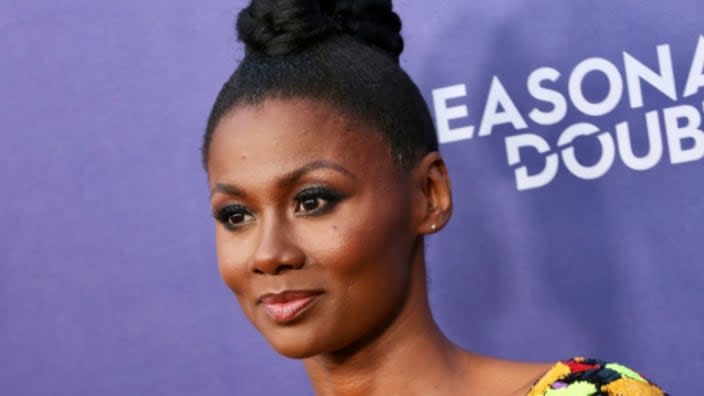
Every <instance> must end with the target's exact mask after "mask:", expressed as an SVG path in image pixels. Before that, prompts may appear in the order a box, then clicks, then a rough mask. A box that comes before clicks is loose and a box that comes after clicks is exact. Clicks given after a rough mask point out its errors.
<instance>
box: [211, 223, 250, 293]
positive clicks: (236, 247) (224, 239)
mask: <svg viewBox="0 0 704 396" xmlns="http://www.w3.org/2000/svg"><path fill="white" fill-rule="evenodd" d="M233 239H234V238H233V236H232V233H230V232H228V231H227V230H224V229H222V227H219V226H216V228H215V252H216V256H217V262H218V269H219V271H220V276H221V277H222V279H223V281H224V282H225V284H226V285H227V287H228V288H230V290H232V291H233V292H234V293H235V295H236V296H237V298H238V299H239V298H240V297H241V296H242V295H243V294H244V293H245V287H246V285H247V283H246V277H247V268H246V267H247V266H246V264H245V261H244V258H243V252H244V251H245V249H244V248H245V246H246V244H245V243H241V242H240V241H234V240H233Z"/></svg>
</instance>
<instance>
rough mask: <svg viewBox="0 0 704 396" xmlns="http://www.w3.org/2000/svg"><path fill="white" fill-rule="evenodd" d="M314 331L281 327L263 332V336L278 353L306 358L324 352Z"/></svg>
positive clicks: (294, 357) (295, 357) (296, 357)
mask: <svg viewBox="0 0 704 396" xmlns="http://www.w3.org/2000/svg"><path fill="white" fill-rule="evenodd" d="M314 334H316V332H314V331H310V330H308V331H305V330H304V329H294V328H283V329H276V330H274V331H272V332H271V333H269V332H264V333H263V335H264V338H265V339H266V341H267V342H268V343H269V345H270V346H271V347H272V348H273V349H274V350H275V351H276V352H278V353H279V354H281V355H283V356H286V357H287V358H291V359H306V358H309V357H312V356H315V355H318V354H320V353H323V352H325V351H326V350H325V348H324V347H323V346H322V345H321V343H320V341H321V340H320V339H319V338H318V339H316V338H317V337H315V336H314Z"/></svg>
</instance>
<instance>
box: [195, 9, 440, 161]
mask: <svg viewBox="0 0 704 396" xmlns="http://www.w3.org/2000/svg"><path fill="white" fill-rule="evenodd" d="M236 25H237V32H238V38H239V40H240V41H242V42H243V43H244V44H245V56H244V59H243V60H242V61H241V62H240V64H239V66H238V67H237V69H236V70H235V71H234V73H233V74H232V76H230V78H229V79H228V81H227V82H226V83H225V84H224V86H223V87H222V89H221V90H220V93H219V94H218V96H217V99H216V100H215V104H214V105H213V108H212V111H211V113H210V116H209V118H208V124H207V128H206V131H205V136H204V138H203V147H202V160H203V165H204V166H205V167H206V169H207V162H208V149H209V146H210V142H211V140H212V136H213V132H214V130H215V128H216V126H217V124H218V122H219V121H220V119H221V118H222V117H223V116H224V115H225V114H226V113H227V112H229V111H230V110H231V109H233V108H235V107H237V106H243V105H256V104H258V103H261V102H262V101H264V100H265V99H269V98H283V99H288V98H303V99H311V100H317V101H322V102H323V103H326V104H329V105H331V106H333V107H334V108H336V109H339V110H340V111H341V112H342V113H343V114H344V115H345V116H348V117H350V120H354V121H357V120H359V121H362V122H366V123H367V125H369V126H372V127H375V128H376V129H378V130H379V131H380V132H381V133H382V134H383V136H384V138H385V139H386V141H387V142H388V144H389V146H390V149H391V151H392V153H393V155H394V157H395V158H396V160H397V161H398V163H399V165H401V166H403V167H410V166H412V165H413V164H414V163H415V161H417V160H418V158H419V157H420V156H422V155H423V154H426V153H428V152H431V151H437V150H438V142H437V137H436V134H435V128H434V126H433V122H432V119H431V117H430V113H429V110H428V107H427V105H426V103H425V101H424V100H423V97H422V95H421V94H420V91H419V90H418V87H416V85H415V84H414V83H413V81H412V80H411V78H410V77H409V76H408V74H406V72H405V71H403V69H402V68H401V67H400V66H399V55H400V54H401V52H402V51H403V38H402V37H401V35H400V31H401V20H400V18H399V17H398V15H397V14H396V13H395V12H394V11H393V10H392V5H391V0H252V1H251V3H250V4H249V6H248V7H246V8H244V9H243V10H242V11H241V12H240V13H239V16H238V18H237V24H236Z"/></svg>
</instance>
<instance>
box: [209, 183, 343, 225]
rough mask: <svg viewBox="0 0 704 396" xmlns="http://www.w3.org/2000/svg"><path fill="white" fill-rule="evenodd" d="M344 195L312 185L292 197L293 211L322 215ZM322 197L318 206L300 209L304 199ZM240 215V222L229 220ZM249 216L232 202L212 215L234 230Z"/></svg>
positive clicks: (244, 209)
mask: <svg viewBox="0 0 704 396" xmlns="http://www.w3.org/2000/svg"><path fill="white" fill-rule="evenodd" d="M345 198H346V197H345V195H344V194H341V193H339V192H337V191H335V190H332V189H329V188H326V187H320V186H312V187H308V188H305V189H303V190H302V191H300V192H299V193H298V194H296V196H295V197H294V201H295V207H294V212H295V214H297V215H300V216H321V215H324V214H326V213H328V212H330V211H331V210H332V209H334V208H335V206H336V205H337V204H338V203H339V202H340V201H342V200H343V199H345ZM318 199H322V200H323V201H325V202H324V203H322V204H320V206H318V207H316V208H314V209H311V210H308V211H306V210H305V209H302V210H300V212H299V209H300V208H302V205H303V204H304V203H305V202H306V201H311V200H318ZM238 215H241V216H243V221H242V222H241V223H237V224H233V223H231V222H230V219H232V217H233V216H238ZM247 216H251V217H253V216H254V215H253V214H252V212H251V211H250V210H249V209H248V208H247V207H246V206H244V205H239V204H233V205H227V206H224V207H222V208H220V209H218V210H216V211H215V212H214V213H213V217H214V218H215V220H217V221H218V222H219V223H220V224H222V225H223V226H225V228H227V229H229V230H232V231H236V230H238V229H240V228H242V227H244V226H246V225H247V224H246V223H245V221H246V217H247Z"/></svg>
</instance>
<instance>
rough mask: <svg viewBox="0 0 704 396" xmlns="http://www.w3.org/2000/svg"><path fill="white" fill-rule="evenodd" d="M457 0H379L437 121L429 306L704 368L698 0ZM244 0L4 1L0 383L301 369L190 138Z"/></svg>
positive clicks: (251, 380)
mask: <svg viewBox="0 0 704 396" xmlns="http://www.w3.org/2000/svg"><path fill="white" fill-rule="evenodd" d="M470 3H471V4H469V3H468V2H466V1H463V0H452V1H450V0H448V1H446V2H444V3H443V5H442V7H438V6H437V5H436V4H437V3H432V5H431V3H428V2H426V1H420V0H414V1H411V0H408V1H396V8H397V10H398V12H399V13H400V14H401V16H402V18H403V19H404V22H405V28H404V33H405V37H406V40H407V50H406V52H405V53H404V55H403V57H402V64H403V66H404V67H405V68H406V69H407V71H408V72H409V73H410V74H411V75H412V77H413V78H414V79H415V81H417V83H418V84H419V85H420V87H421V89H422V91H423V94H424V95H425V97H426V99H427V100H428V104H429V105H430V106H431V109H433V111H434V115H435V117H436V121H437V122H438V126H439V129H440V130H441V133H442V136H441V137H442V138H443V139H444V140H446V141H448V142H447V143H445V144H443V146H442V150H443V152H444V154H445V157H446V159H447V162H448V164H449V168H450V171H451V176H452V179H453V184H454V191H455V199H456V210H455V214H454V218H453V220H452V222H451V224H450V226H449V227H448V229H446V230H445V231H443V232H442V233H440V234H439V235H437V236H434V237H432V238H430V240H429V241H428V244H429V253H428V259H429V267H430V274H431V301H432V305H433V307H434V310H435V313H436V317H437V319H438V321H439V322H440V324H441V326H442V328H443V329H444V330H445V331H446V332H447V333H448V334H449V335H450V336H451V337H452V338H453V339H454V340H456V341H457V342H459V343H460V344H462V345H465V346H467V347H469V348H472V349H474V350H476V351H479V352H484V353H489V354H494V355H499V356H503V357H509V358H517V359H537V360H548V361H550V360H556V359H559V358H566V357H569V356H572V355H589V356H596V357H602V358H606V359H615V360H619V361H622V362H624V363H626V364H628V365H631V366H633V367H635V368H636V369H638V370H640V371H642V372H644V373H646V375H648V376H650V377H652V378H653V379H654V380H655V381H656V382H658V383H659V384H660V385H662V386H663V387H665V388H666V389H667V390H669V391H670V392H671V393H672V394H675V395H677V394H682V395H685V394H701V393H704V382H702V381H701V380H698V378H697V376H698V374H699V373H700V372H702V370H704V352H702V346H704V345H703V344H704V331H703V325H704V308H702V304H701V301H702V292H701V289H700V283H701V282H702V280H704V268H702V266H701V265H699V264H700V262H701V256H702V250H701V244H702V242H701V241H702V235H704V225H702V224H703V222H704V200H703V198H702V192H703V187H702V181H703V180H702V176H704V172H703V171H704V158H703V157H704V132H702V129H704V125H703V124H702V120H701V118H702V112H703V111H704V109H703V107H704V105H703V103H702V101H703V100H704V76H702V75H703V74H704V29H702V28H701V26H702V23H701V15H702V11H704V6H702V5H701V1H700V0H677V1H670V2H664V1H657V2H656V1H636V0H619V1H608V2H607V1H571V2H564V1H559V0H534V1H518V0H501V1H488V0H487V1H475V2H470ZM243 4H244V2H243V1H241V0H240V1H210V2H206V3H202V2H201V3H194V2H187V1H181V0H171V1H166V0H155V1H150V2H142V1H136V0H124V1H120V2H94V1H85V0H72V1H62V2H52V1H46V0H35V1H26V2H18V1H15V2H9V1H3V2H1V3H0V56H2V58H1V59H2V60H0V68H1V71H2V72H1V73H0V87H1V88H2V89H1V90H0V118H1V125H2V131H1V133H2V136H1V138H2V140H1V141H0V161H1V163H2V165H3V166H2V167H0V180H1V181H2V191H4V193H3V194H2V198H0V199H1V201H0V207H1V209H0V224H1V227H2V236H1V238H0V394H2V395H89V394H102V395H139V394H164V395H194V394H198V395H232V394H237V395H254V394H282V395H299V394H306V393H310V387H309V385H308V383H307V379H306V377H305V373H304V372H303V369H302V367H301V365H300V364H299V363H298V362H295V361H291V360H286V359H283V358H280V357H279V356H277V355H276V354H275V353H274V352H272V351H271V350H270V349H269V347H268V346H267V345H266V344H265V342H264V341H263V340H262V339H261V338H260V337H259V336H258V335H257V334H256V333H255V331H254V330H253V328H252V327H251V326H250V325H249V324H248V323H247V322H246V320H245V319H244V318H243V316H242V315H241V314H240V313H239V309H238V308H237V307H236V305H235V301H234V298H233V297H232V296H231V295H230V292H229V291H228V290H227V289H226V288H225V286H224V285H223V284H222V283H221V281H220V279H219V275H218V273H217V268H216V263H215V260H214V251H213V235H212V234H213V231H212V224H211V220H210V218H209V211H208V201H207V191H206V184H205V177H204V174H203V173H202V171H201V170H200V167H199V152H198V149H199V144H200V138H201V132H202V130H203V127H204V123H205V119H206V116H207V113H208V111H209V107H210V105H211V103H212V101H213V99H214V97H215V95H216V93H217V91H218V89H219V86H220V84H221V83H222V82H223V81H224V80H225V79H226V78H227V76H228V75H229V73H230V72H231V71H232V69H233V67H234V65H235V64H236V61H237V60H238V59H239V58H240V57H241V48H240V47H238V46H236V45H235V44H234V43H235V40H234V32H233V28H232V23H233V20H234V15H235V13H236V10H238V9H239V8H240V7H241V6H242V5H243ZM468 4H469V5H468ZM700 40H701V42H700ZM698 45H699V47H698ZM700 88H701V89H700ZM617 126H619V127H617ZM589 134H591V135H592V136H586V135H589ZM470 135H471V136H472V137H471V138H469V136H470ZM582 135H584V136H582ZM629 137H630V138H629Z"/></svg>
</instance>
